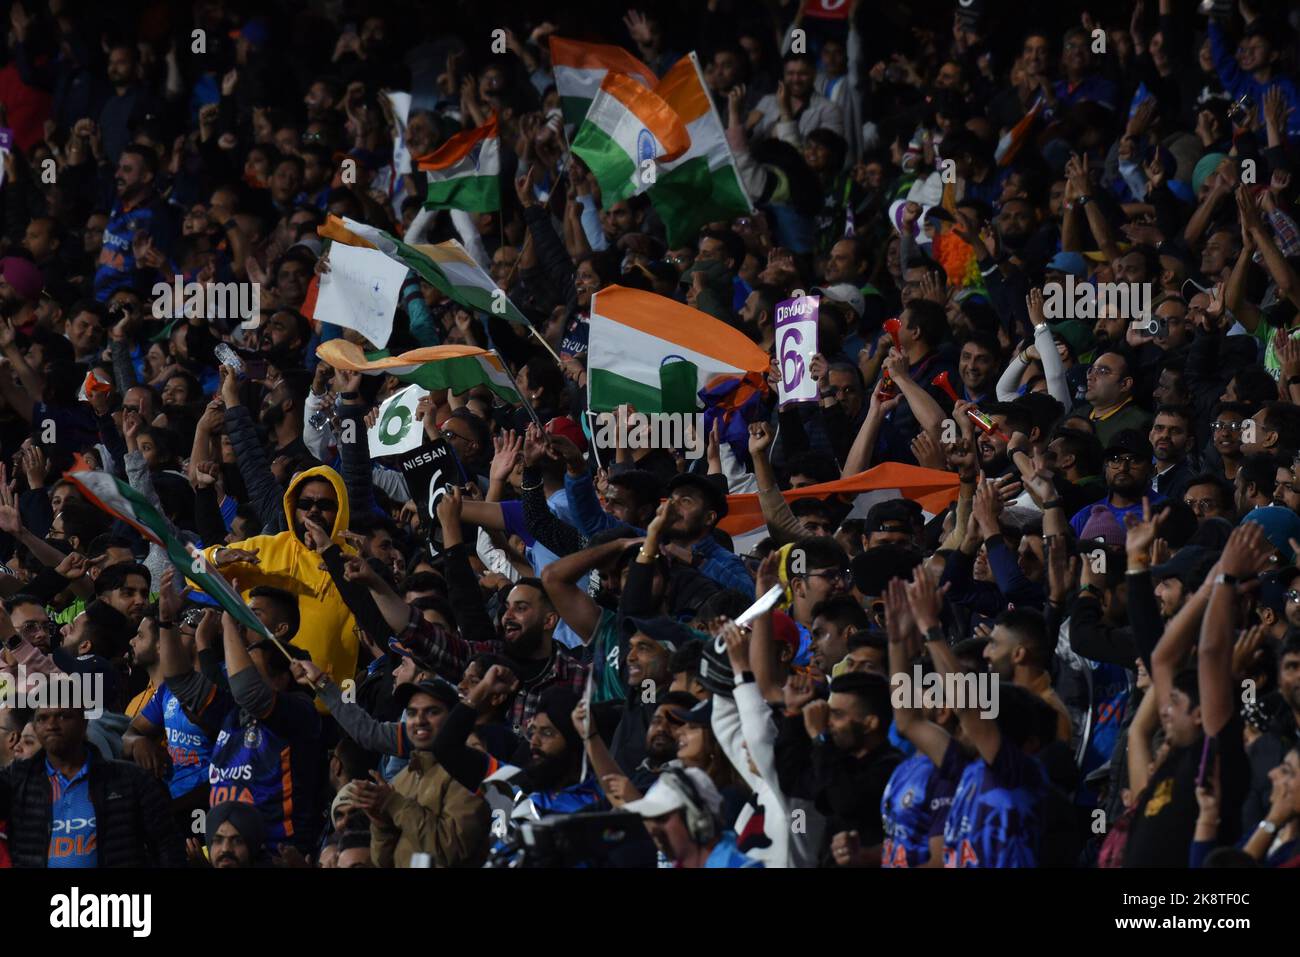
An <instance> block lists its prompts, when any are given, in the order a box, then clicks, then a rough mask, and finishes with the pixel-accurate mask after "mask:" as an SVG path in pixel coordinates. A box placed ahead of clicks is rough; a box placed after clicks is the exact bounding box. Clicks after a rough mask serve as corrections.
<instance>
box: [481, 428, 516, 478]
mask: <svg viewBox="0 0 1300 957" xmlns="http://www.w3.org/2000/svg"><path fill="white" fill-rule="evenodd" d="M523 447H524V438H523V436H521V435H520V434H519V433H518V432H511V431H503V432H499V433H498V434H496V435H495V436H493V437H492V448H493V450H494V452H493V455H492V465H491V466H490V468H489V469H488V479H489V481H492V482H503V483H504V482H508V481H510V476H511V474H512V473H513V472H514V470H515V465H517V464H518V462H519V456H520V454H521V453H522V452H523Z"/></svg>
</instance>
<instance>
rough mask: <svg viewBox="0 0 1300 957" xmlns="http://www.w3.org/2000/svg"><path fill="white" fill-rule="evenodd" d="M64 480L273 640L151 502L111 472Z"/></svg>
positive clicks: (246, 623)
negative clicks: (142, 537) (159, 550)
mask: <svg viewBox="0 0 1300 957" xmlns="http://www.w3.org/2000/svg"><path fill="white" fill-rule="evenodd" d="M63 477H64V479H66V480H67V481H69V482H71V483H72V484H73V485H75V486H76V487H77V488H78V489H79V490H80V491H81V494H82V495H84V496H85V498H86V501H88V502H90V504H92V505H95V506H97V507H98V508H101V509H103V510H104V511H105V512H107V513H108V514H110V515H112V516H113V517H115V518H119V519H121V520H122V521H124V522H126V524H128V525H130V526H131V527H132V528H134V529H135V530H136V531H137V532H139V533H140V534H141V535H143V536H144V537H145V538H146V539H147V540H148V541H151V542H153V543H154V544H155V545H159V546H161V547H162V548H163V549H164V550H165V551H166V552H167V557H168V558H170V559H171V561H172V564H173V565H175V566H176V571H177V572H178V573H179V574H181V575H183V576H185V577H186V578H188V579H189V580H190V581H192V582H193V583H194V584H196V585H198V586H199V588H201V589H202V590H203V591H204V592H205V593H206V594H207V595H208V596H209V597H210V598H212V599H213V601H215V602H216V603H217V604H218V605H220V606H221V607H222V608H224V609H225V610H226V611H228V612H230V614H231V615H232V616H233V617H234V619H235V620H236V621H238V622H239V623H240V624H241V625H244V626H245V627H247V628H251V629H252V630H253V631H255V632H257V633H258V634H259V635H262V636H264V637H267V638H270V637H271V633H270V632H269V631H267V630H266V626H265V625H263V624H262V622H261V619H259V618H258V617H257V616H256V615H254V614H253V610H252V609H251V608H249V607H248V606H247V605H246V604H244V600H243V599H242V598H240V597H239V592H237V591H235V589H234V588H233V587H231V584H230V582H228V581H226V579H225V577H224V576H222V574H221V573H220V572H218V571H217V570H216V569H215V568H214V567H212V566H211V565H209V564H208V562H207V560H206V559H205V558H204V557H203V556H202V554H201V553H200V552H199V551H198V549H196V548H195V547H194V546H193V545H191V544H189V543H188V542H186V541H184V540H183V539H182V538H181V537H180V536H179V535H178V534H177V533H176V530H175V529H174V528H173V527H172V524H171V522H169V521H168V520H167V518H166V517H165V516H164V515H163V514H162V513H160V512H159V511H158V510H157V509H156V508H154V507H153V505H151V504H150V503H149V500H148V499H147V498H145V497H144V496H143V495H141V494H140V493H139V492H137V491H136V490H135V489H133V488H132V487H131V486H130V485H128V484H127V483H126V482H121V481H119V480H118V479H116V478H114V477H113V476H112V475H109V474H108V473H107V472H95V471H92V470H90V469H85V468H80V469H76V470H74V471H72V472H66V473H64V476H63Z"/></svg>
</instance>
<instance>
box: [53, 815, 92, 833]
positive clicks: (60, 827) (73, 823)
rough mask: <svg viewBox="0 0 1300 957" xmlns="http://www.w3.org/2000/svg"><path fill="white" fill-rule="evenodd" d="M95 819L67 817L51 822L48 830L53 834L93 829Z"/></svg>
mask: <svg viewBox="0 0 1300 957" xmlns="http://www.w3.org/2000/svg"><path fill="white" fill-rule="evenodd" d="M94 826H95V819H94V818H93V817H69V818H60V819H58V820H56V821H53V822H52V827H51V828H50V829H51V830H52V831H54V833H55V834H58V833H60V832H62V831H82V830H85V829H86V828H88V827H89V828H94Z"/></svg>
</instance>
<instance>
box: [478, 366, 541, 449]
mask: <svg viewBox="0 0 1300 957" xmlns="http://www.w3.org/2000/svg"><path fill="white" fill-rule="evenodd" d="M489 351H490V352H491V353H492V355H494V356H496V357H497V361H498V362H500V363H501V368H503V369H505V370H506V373H507V374H508V375H509V376H510V381H511V382H513V383H514V384H515V391H516V392H518V393H519V401H520V402H521V403H523V406H524V409H525V411H527V412H528V417H529V418H530V419H532V420H533V424H534V425H536V426H537V427H538V428H539V429H541V430H542V431H543V432H545V431H546V426H545V425H543V424H542V420H541V419H540V418H538V416H537V410H536V409H534V408H533V404H532V403H531V402H529V401H528V394H527V393H526V392H524V390H523V388H522V387H520V385H519V380H518V379H516V378H515V374H514V373H513V372H511V371H510V367H509V366H508V365H506V362H505V360H504V359H502V358H501V356H500V355H499V354H498V353H497V351H496V350H495V349H491V350H489Z"/></svg>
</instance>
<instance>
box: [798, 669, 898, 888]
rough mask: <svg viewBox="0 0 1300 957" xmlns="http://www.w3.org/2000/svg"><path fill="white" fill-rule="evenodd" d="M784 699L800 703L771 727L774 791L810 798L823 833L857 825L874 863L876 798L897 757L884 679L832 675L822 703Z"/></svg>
mask: <svg viewBox="0 0 1300 957" xmlns="http://www.w3.org/2000/svg"><path fill="white" fill-rule="evenodd" d="M787 703H788V704H800V705H801V710H802V713H801V714H796V715H793V716H791V717H787V718H786V719H785V720H784V722H782V724H781V726H780V729H779V730H778V732H777V738H776V773H777V776H778V778H779V780H780V784H781V790H782V791H783V792H784V793H785V794H786V795H787V796H789V797H798V798H804V799H806V800H810V801H815V802H816V804H817V810H818V811H820V812H821V813H822V814H824V815H826V818H827V824H828V826H827V828H826V834H827V836H828V838H829V836H830V835H833V834H838V833H840V832H841V831H857V832H858V833H859V834H860V838H861V842H862V846H863V848H865V849H867V850H868V851H869V853H870V852H874V855H873V856H874V857H875V859H876V861H877V862H878V861H879V854H880V845H881V843H882V842H883V840H884V830H883V828H882V825H881V817H880V799H881V796H882V795H883V794H884V790H885V785H886V784H887V783H889V778H890V775H892V774H893V773H894V768H895V767H897V766H898V763H899V762H900V761H901V760H902V755H901V754H900V753H899V752H898V751H897V750H896V749H895V748H893V747H892V746H891V745H890V743H889V724H890V722H891V721H892V720H893V711H892V710H891V706H890V701H889V682H888V681H887V680H885V679H884V678H882V677H881V676H880V675H873V674H866V673H863V672H858V673H854V674H845V675H840V676H839V677H838V678H836V679H835V680H834V681H833V682H832V683H831V696H830V700H829V701H823V700H821V699H816V700H809V701H807V702H806V703H801V702H797V701H788V702H787ZM826 850H827V848H823V852H825V851H826ZM824 860H828V858H826V857H825V854H824Z"/></svg>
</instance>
